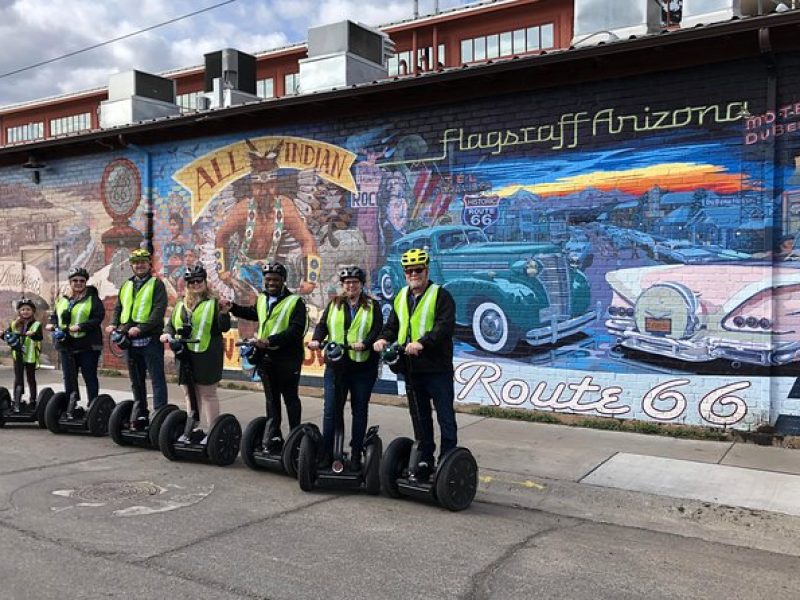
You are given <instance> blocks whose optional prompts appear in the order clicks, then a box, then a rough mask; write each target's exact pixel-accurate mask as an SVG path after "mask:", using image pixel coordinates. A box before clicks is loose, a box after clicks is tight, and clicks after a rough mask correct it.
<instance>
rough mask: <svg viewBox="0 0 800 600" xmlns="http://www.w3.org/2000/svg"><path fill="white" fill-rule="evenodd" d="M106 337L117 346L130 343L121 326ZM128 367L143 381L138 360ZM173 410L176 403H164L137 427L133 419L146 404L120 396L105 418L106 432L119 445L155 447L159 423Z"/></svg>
mask: <svg viewBox="0 0 800 600" xmlns="http://www.w3.org/2000/svg"><path fill="white" fill-rule="evenodd" d="M109 337H110V341H111V343H112V344H114V345H116V346H117V347H118V348H119V349H120V350H125V349H127V348H128V347H130V340H129V339H128V336H127V332H126V331H125V330H123V329H117V330H115V331H113V332H112V333H111V335H110V336H109ZM128 368H129V369H133V372H132V373H131V376H132V377H133V379H135V380H136V381H140V382H144V377H142V375H141V373H140V372H139V363H138V362H136V361H133V362H131V363H129V364H128ZM142 393H143V394H144V393H146V391H145V390H144V389H143V390H142ZM175 410H178V407H177V406H175V405H174V404H166V405H164V406H162V407H160V408H157V409H156V410H155V411H154V412H153V414H152V415H150V419H149V422H148V424H147V425H146V426H144V427H141V428H138V427H136V426H135V423H136V420H137V419H138V417H139V416H140V415H143V414H145V413H146V411H147V405H145V406H144V407H140V406H138V405H137V402H136V401H135V400H124V401H122V402H120V403H119V404H117V406H116V408H115V409H114V412H112V413H111V417H110V418H109V420H108V434H109V436H110V437H111V439H112V440H114V443H116V444H117V445H119V446H139V447H141V448H150V449H156V450H158V448H159V446H158V434H159V432H160V431H161V425H162V424H163V423H164V420H165V419H166V418H167V416H168V415H169V414H170V413H171V412H172V411H175Z"/></svg>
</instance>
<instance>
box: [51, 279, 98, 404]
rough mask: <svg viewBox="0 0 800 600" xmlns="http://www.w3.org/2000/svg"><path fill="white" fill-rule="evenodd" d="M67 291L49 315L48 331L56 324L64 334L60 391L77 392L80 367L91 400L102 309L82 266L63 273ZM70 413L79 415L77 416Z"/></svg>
mask: <svg viewBox="0 0 800 600" xmlns="http://www.w3.org/2000/svg"><path fill="white" fill-rule="evenodd" d="M67 278H68V279H69V290H68V291H67V293H66V294H64V295H63V296H61V297H60V298H59V299H58V301H57V302H56V307H55V310H54V311H53V312H52V313H51V314H50V322H49V323H48V324H47V327H46V328H45V329H47V330H48V331H53V330H54V329H55V328H56V327H58V328H59V329H61V330H62V331H63V332H64V333H65V334H66V339H65V340H64V342H63V343H62V344H61V345H60V346H61V347H60V348H59V352H60V353H61V370H62V374H63V376H64V391H65V392H66V394H67V397H70V396H71V395H72V393H73V392H77V391H78V390H77V388H76V387H75V386H76V385H77V382H78V373H77V371H78V370H80V372H81V376H82V377H83V381H84V383H85V384H86V392H87V394H88V396H89V397H88V401H89V402H92V401H93V400H94V399H95V398H97V395H98V394H99V393H100V383H99V381H98V380H97V365H98V363H99V362H100V353H101V352H102V350H103V334H102V331H101V329H100V326H101V324H102V323H103V319H104V318H105V316H106V309H105V307H104V306H103V302H102V301H101V300H100V297H99V295H98V293H97V288H96V287H94V286H93V285H87V282H88V281H89V272H88V271H87V270H86V269H84V268H83V267H73V268H71V269H70V270H69V273H68V275H67ZM73 416H75V417H76V418H77V417H80V415H79V414H78V415H75V413H74V412H73Z"/></svg>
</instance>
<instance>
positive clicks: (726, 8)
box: [681, 0, 794, 28]
mask: <svg viewBox="0 0 800 600" xmlns="http://www.w3.org/2000/svg"><path fill="white" fill-rule="evenodd" d="M790 5H792V6H793V5H794V2H792V1H791V0H785V1H784V2H781V1H780V0H683V20H682V21H681V27H684V28H686V27H694V26H695V25H708V24H709V23H718V22H720V21H729V20H731V19H735V18H739V17H755V16H758V15H767V14H770V13H774V12H778V13H781V12H786V11H787V10H790Z"/></svg>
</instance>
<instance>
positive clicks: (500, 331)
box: [0, 52, 800, 428]
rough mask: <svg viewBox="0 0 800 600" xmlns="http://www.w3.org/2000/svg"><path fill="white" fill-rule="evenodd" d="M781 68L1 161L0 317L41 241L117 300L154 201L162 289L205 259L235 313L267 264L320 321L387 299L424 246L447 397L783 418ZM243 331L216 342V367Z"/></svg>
mask: <svg viewBox="0 0 800 600" xmlns="http://www.w3.org/2000/svg"><path fill="white" fill-rule="evenodd" d="M653 60H658V61H662V62H663V63H664V67H665V69H668V68H669V56H661V53H655V52H654V55H653ZM776 60H777V64H776V68H775V71H774V72H775V74H776V76H775V78H774V80H771V79H770V77H769V71H768V66H767V64H766V63H763V62H761V61H758V60H752V61H741V62H737V63H731V64H721V65H715V66H711V67H705V68H695V69H692V70H674V71H670V70H665V71H664V72H662V73H657V74H651V75H647V76H640V77H632V78H627V79H618V80H607V81H600V82H596V83H591V84H581V85H575V86H573V87H569V88H559V89H549V90H545V91H537V92H536V93H528V94H515V95H506V96H489V97H487V98H486V99H484V100H480V101H470V102H468V103H467V102H459V101H458V99H456V98H454V99H453V102H452V103H451V104H449V105H445V106H437V107H431V108H428V109H426V110H414V111H411V110H409V111H404V110H403V109H402V107H398V110H397V111H396V112H394V113H393V114H380V115H376V114H369V111H368V110H365V114H364V115H363V116H362V117H360V118H348V119H347V120H337V119H336V117H335V116H331V118H330V119H328V120H325V121H318V122H304V123H302V124H301V123H297V124H292V123H285V124H284V125H282V126H281V127H276V128H271V129H258V128H257V127H255V124H256V123H257V118H256V117H254V119H253V122H254V129H253V130H252V131H249V132H246V133H244V134H243V133H231V134H229V135H226V136H220V137H214V138H208V137H203V129H202V124H198V126H197V137H196V138H195V139H192V140H189V141H182V142H180V143H172V144H170V143H166V144H164V143H161V144H156V145H151V146H146V147H145V148H144V150H145V151H146V152H148V153H149V154H150V160H149V162H148V161H147V160H146V156H145V155H144V153H143V152H142V151H134V150H129V151H125V152H115V153H98V154H94V155H89V156H83V157H81V158H76V159H69V160H63V161H59V160H54V161H48V163H49V164H48V168H47V170H46V171H44V172H43V173H42V180H41V183H40V184H39V185H34V184H33V183H31V182H30V180H29V179H28V175H27V174H26V173H24V172H23V171H22V169H19V168H14V169H12V168H5V169H2V170H0V207H1V208H2V212H1V213H0V214H1V215H2V216H0V224H2V226H3V227H4V228H5V229H6V230H7V231H8V235H7V237H6V239H5V240H4V241H3V242H2V245H1V246H0V256H2V258H0V274H2V278H0V289H2V292H0V294H2V300H3V306H5V307H9V306H10V301H11V299H12V298H14V297H16V296H18V294H19V289H20V285H21V281H20V279H21V271H20V253H21V249H22V248H26V249H25V251H24V254H25V262H26V265H27V271H26V273H25V285H26V288H27V291H28V292H29V293H32V294H34V295H35V296H36V297H37V299H38V300H39V301H40V303H41V305H42V307H43V309H47V308H49V306H50V305H51V304H52V301H53V293H54V288H55V287H56V284H55V281H56V272H55V270H56V261H55V260H54V256H55V252H54V250H53V247H54V244H56V243H57V244H58V246H59V260H58V268H59V270H60V273H61V276H62V279H63V275H64V273H65V272H66V268H67V267H68V266H69V265H70V264H78V263H80V264H83V265H85V266H87V267H88V268H89V269H90V271H91V272H93V273H94V277H93V279H94V282H95V283H96V285H97V286H98V288H99V289H100V292H101V295H102V296H103V297H104V298H106V303H107V305H108V306H109V307H111V306H113V303H114V300H115V296H116V293H117V290H118V288H119V286H120V285H121V283H122V281H124V278H125V277H127V276H128V270H127V269H128V267H127V263H126V256H127V252H128V249H129V248H130V247H132V246H135V245H137V244H138V243H140V242H141V239H142V235H143V232H144V231H145V227H146V225H145V218H144V213H145V209H146V205H147V202H146V199H147V197H148V195H149V196H151V197H152V200H153V205H154V209H155V237H154V243H155V248H156V253H157V257H158V260H157V264H156V269H157V271H158V272H159V273H160V274H161V275H162V276H163V277H164V278H165V279H166V280H167V281H168V282H169V284H170V292H171V295H172V296H177V295H179V294H180V293H181V292H182V279H181V276H182V272H183V269H185V267H186V266H187V265H190V264H193V263H195V262H198V261H199V262H201V263H203V264H204V265H205V266H206V267H207V268H208V269H209V270H210V271H211V272H212V276H211V280H212V282H213V284H214V285H215V287H216V288H217V290H218V291H219V293H220V294H222V295H225V296H228V297H232V298H236V299H237V301H238V302H252V301H254V299H255V297H256V295H257V293H258V290H259V288H260V266H259V265H260V263H261V262H263V261H265V260H280V261H282V262H284V263H286V264H287V266H288V267H289V270H290V273H291V274H290V286H291V287H293V288H299V287H300V286H302V289H303V291H304V292H305V293H304V297H305V299H306V301H307V303H308V305H309V307H310V317H311V319H312V322H314V321H315V320H316V319H317V318H318V317H319V314H320V313H321V311H322V309H323V308H324V306H325V304H326V302H327V301H328V299H329V298H330V297H331V295H332V294H335V293H337V273H338V269H339V267H340V266H342V265H345V264H351V263H357V264H360V265H362V266H364V267H365V268H367V270H368V271H369V286H370V289H371V291H372V293H373V294H374V295H375V296H376V297H377V298H380V299H381V302H382V303H383V304H384V306H385V310H387V311H388V308H389V305H390V302H391V299H392V298H393V296H394V295H395V294H396V292H397V290H398V289H399V287H400V286H401V285H403V275H402V271H401V270H400V268H399V254H400V253H401V252H402V251H404V250H405V249H407V248H410V247H427V248H428V249H429V250H430V252H431V255H432V264H431V275H432V278H433V279H434V280H435V281H437V282H438V283H442V284H444V285H445V286H446V288H447V289H448V290H450V291H451V293H452V294H453V296H454V298H455V299H456V304H457V322H458V329H457V335H456V374H455V381H456V384H455V385H456V392H457V396H458V400H459V401H462V402H469V403H483V404H495V405H507V406H521V407H526V408H540V409H545V410H560V411H568V412H578V413H585V414H592V415H598V414H599V415H614V416H618V417H621V418H636V419H644V420H657V421H664V422H686V423H694V424H706V425H712V426H734V427H739V428H749V427H753V426H756V425H758V424H760V423H763V422H765V421H774V419H775V418H777V416H778V415H779V414H782V413H786V414H798V413H799V412H800V405H798V401H797V400H792V399H790V398H789V396H791V395H792V393H791V391H790V390H791V389H792V387H793V385H794V381H795V380H794V372H795V371H796V369H795V367H794V365H796V364H797V363H796V361H795V356H794V355H795V351H796V349H797V348H798V347H800V333H798V331H800V329H798V327H800V322H797V321H798V316H797V315H798V310H797V309H798V308H800V307H796V306H795V304H797V303H798V300H800V276H798V275H800V271H798V270H796V269H795V268H794V264H797V263H794V262H793V260H792V258H793V256H792V245H793V239H792V238H793V236H794V235H796V234H797V232H798V229H800V187H798V184H799V183H800V177H799V176H798V174H797V173H798V172H797V160H798V159H797V158H796V157H797V155H798V153H800V152H799V151H798V149H797V144H798V143H797V139H798V138H797V132H796V126H797V125H796V124H797V122H798V121H800V106H796V103H798V102H800V83H799V82H798V81H797V75H796V73H797V62H798V57H797V56H790V55H784V56H778V57H777V59H776ZM771 86H774V87H773V88H771ZM771 89H774V93H772V92H771ZM487 92H490V90H487ZM772 98H774V106H772V104H773V100H772ZM415 101H416V100H415ZM148 164H149V170H148ZM781 240H783V247H780V246H779V243H780V242H781ZM798 254H800V250H798ZM308 256H319V257H320V260H321V267H320V269H319V271H318V272H315V271H314V270H312V271H311V272H309V270H308V266H307V257H308ZM312 284H313V285H312ZM6 310H8V308H7V309H6ZM251 331H252V324H248V323H244V322H241V323H239V324H238V330H237V331H235V332H234V333H233V334H232V335H231V337H230V339H229V340H228V346H227V348H228V356H227V361H228V364H229V366H230V367H231V368H236V366H237V365H236V356H235V352H234V351H233V341H234V339H235V337H236V336H237V335H247V334H248V333H250V332H251ZM109 360H110V359H109ZM306 363H307V364H306V365H305V367H304V373H305V374H308V375H311V376H315V375H318V374H319V373H320V372H321V364H320V357H319V356H311V355H309V356H308V359H307V361H306ZM382 377H384V378H385V379H387V380H391V377H392V376H391V374H390V373H389V372H388V371H386V372H385V373H383V374H382ZM400 388H401V389H402V385H401V386H400Z"/></svg>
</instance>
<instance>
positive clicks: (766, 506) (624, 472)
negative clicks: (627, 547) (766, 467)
mask: <svg viewBox="0 0 800 600" xmlns="http://www.w3.org/2000/svg"><path fill="white" fill-rule="evenodd" d="M581 483H586V484H589V485H595V486H602V487H612V488H617V489H622V490H631V491H636V492H644V493H647V494H656V495H659V496H670V497H673V498H686V499H692V500H700V501H703V502H713V503H715V504H724V505H727V506H738V507H743V508H750V509H755V510H767V511H772V512H778V513H784V514H788V515H795V516H800V476H798V475H788V474H786V473H774V472H769V471H758V470H755V469H744V468H742V467H731V466H727V465H718V464H714V463H700V462H694V461H689V460H677V459H673V458H662V457H659V456H643V455H640V454H627V453H620V454H617V455H615V456H614V457H612V458H611V459H610V460H608V461H607V462H606V463H604V464H603V465H601V466H600V467H598V468H597V469H596V470H594V471H592V472H591V473H590V474H589V475H587V476H586V477H584V478H583V479H582V480H581Z"/></svg>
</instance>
